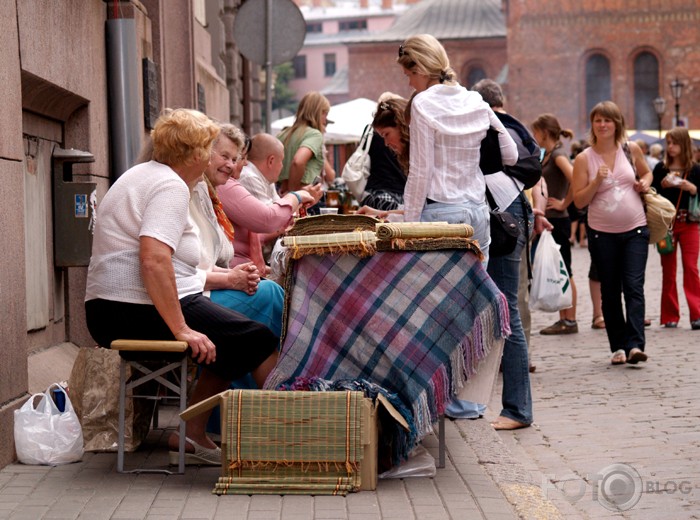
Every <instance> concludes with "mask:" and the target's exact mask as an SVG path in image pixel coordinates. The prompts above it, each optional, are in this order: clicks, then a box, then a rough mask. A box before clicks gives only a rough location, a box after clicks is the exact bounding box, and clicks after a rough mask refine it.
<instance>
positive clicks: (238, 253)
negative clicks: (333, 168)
mask: <svg viewBox="0 0 700 520" xmlns="http://www.w3.org/2000/svg"><path fill="white" fill-rule="evenodd" d="M240 176H241V168H236V169H234V171H233V172H232V175H231V177H230V178H229V179H228V181H227V182H226V184H224V185H223V186H220V187H219V188H218V190H217V191H218V194H219V198H220V199H221V203H222V204H223V207H224V212H225V213H226V216H227V217H228V218H229V220H230V221H231V222H232V223H233V229H234V238H233V250H234V256H233V259H232V260H231V263H230V264H229V265H230V267H233V266H235V265H238V264H242V263H245V262H254V263H255V265H256V266H258V270H259V271H260V273H262V274H263V276H267V275H268V274H269V267H267V266H266V265H265V262H264V260H263V254H262V243H261V236H260V235H263V234H280V233H281V232H282V231H284V230H285V229H286V228H287V227H289V226H290V225H291V224H292V218H293V216H294V214H295V213H296V212H297V211H298V210H299V208H300V207H302V206H305V207H309V206H312V205H313V204H315V203H316V202H317V201H318V199H317V198H316V197H314V196H313V195H312V194H311V193H309V192H308V191H306V190H299V191H290V192H288V193H286V194H285V195H284V196H283V197H281V198H280V199H279V200H278V201H275V202H273V203H272V204H265V203H263V202H261V201H260V200H258V199H257V198H256V197H255V196H253V195H251V194H250V192H248V190H246V189H245V188H244V187H243V185H242V184H241V183H240V182H238V179H239V178H240Z"/></svg>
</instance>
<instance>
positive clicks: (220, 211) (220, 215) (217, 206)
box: [204, 175, 233, 244]
mask: <svg viewBox="0 0 700 520" xmlns="http://www.w3.org/2000/svg"><path fill="white" fill-rule="evenodd" d="M204 181H205V182H206V183H207V189H208V190H209V198H211V204H212V206H214V213H215V214H216V220H217V221H218V222H219V225H220V226H221V228H222V229H223V230H224V233H225V234H226V237H227V238H228V239H229V240H230V241H231V243H232V244H233V224H231V221H230V220H229V219H228V217H227V216H226V213H224V206H223V205H222V204H221V200H220V199H219V196H218V195H217V194H216V190H215V189H214V186H212V184H211V181H210V180H209V179H208V178H207V176H206V175H204Z"/></svg>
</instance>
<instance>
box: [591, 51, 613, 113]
mask: <svg viewBox="0 0 700 520" xmlns="http://www.w3.org/2000/svg"><path fill="white" fill-rule="evenodd" d="M611 92H612V90H611V86H610V61H608V58H606V57H605V56H603V55H602V54H593V55H592V56H591V57H590V58H588V61H587V62H586V118H588V114H590V113H591V110H592V109H593V107H594V106H595V105H596V104H597V103H600V102H601V101H607V100H609V99H610V98H611V97H612V94H611Z"/></svg>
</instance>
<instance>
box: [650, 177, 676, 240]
mask: <svg viewBox="0 0 700 520" xmlns="http://www.w3.org/2000/svg"><path fill="white" fill-rule="evenodd" d="M642 200H643V201H644V211H645V213H646V215H647V227H648V228H649V243H650V244H656V243H657V242H659V241H660V240H662V239H663V238H664V237H665V236H666V234H667V233H668V232H669V231H670V230H671V229H673V222H674V221H675V219H676V208H675V206H674V205H673V203H672V202H671V201H670V200H668V199H667V198H666V197H662V196H661V195H659V194H658V193H656V190H655V189H654V188H649V191H648V192H646V193H643V194H642Z"/></svg>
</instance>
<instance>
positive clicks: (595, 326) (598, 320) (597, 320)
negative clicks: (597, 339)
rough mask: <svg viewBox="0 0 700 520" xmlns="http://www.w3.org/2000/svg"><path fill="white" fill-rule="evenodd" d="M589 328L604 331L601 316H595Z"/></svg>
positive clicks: (603, 319)
mask: <svg viewBox="0 0 700 520" xmlns="http://www.w3.org/2000/svg"><path fill="white" fill-rule="evenodd" d="M591 328H592V329H598V330H600V329H604V328H605V318H603V316H596V317H595V318H593V322H592V323H591Z"/></svg>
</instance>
